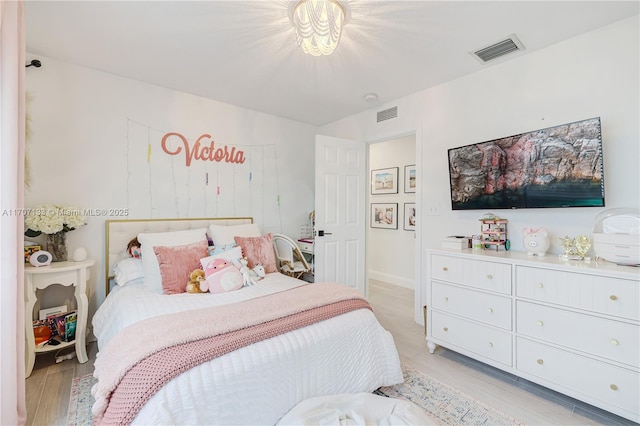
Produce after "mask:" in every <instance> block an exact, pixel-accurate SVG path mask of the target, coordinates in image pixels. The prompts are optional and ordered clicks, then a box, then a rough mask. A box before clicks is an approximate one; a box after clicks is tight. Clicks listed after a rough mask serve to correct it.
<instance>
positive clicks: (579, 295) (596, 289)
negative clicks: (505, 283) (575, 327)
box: [516, 266, 640, 320]
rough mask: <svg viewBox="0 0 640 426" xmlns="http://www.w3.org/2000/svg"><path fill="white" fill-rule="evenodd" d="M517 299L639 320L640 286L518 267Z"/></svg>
mask: <svg viewBox="0 0 640 426" xmlns="http://www.w3.org/2000/svg"><path fill="white" fill-rule="evenodd" d="M516 295H517V296H518V297H522V298H527V299H532V300H538V301H541V302H548V303H553V304H557V305H563V306H571V307H574V308H580V309H586V310H589V311H592V312H598V313H602V314H608V315H614V316H617V317H620V318H627V319H633V320H640V306H639V305H640V282H639V281H637V280H625V279H621V278H612V277H603V276H599V275H590V274H581V273H574V272H564V271H555V270H550V269H544V268H533V267H528V266H516Z"/></svg>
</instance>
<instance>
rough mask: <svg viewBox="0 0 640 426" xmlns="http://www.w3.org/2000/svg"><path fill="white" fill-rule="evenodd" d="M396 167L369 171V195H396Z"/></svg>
mask: <svg viewBox="0 0 640 426" xmlns="http://www.w3.org/2000/svg"><path fill="white" fill-rule="evenodd" d="M397 193H398V167H389V168H387V169H377V170H371V194H372V195H378V194H397Z"/></svg>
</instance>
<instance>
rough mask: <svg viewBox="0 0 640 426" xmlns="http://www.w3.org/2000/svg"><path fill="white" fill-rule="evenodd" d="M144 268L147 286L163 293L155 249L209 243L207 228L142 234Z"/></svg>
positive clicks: (140, 238) (139, 239) (140, 239)
mask: <svg viewBox="0 0 640 426" xmlns="http://www.w3.org/2000/svg"><path fill="white" fill-rule="evenodd" d="M138 241H140V244H141V247H140V249H141V252H142V267H143V269H144V282H145V285H146V286H147V287H148V288H149V289H150V290H152V291H155V292H157V293H162V276H161V275H160V267H159V266H158V260H157V259H156V255H155V253H154V251H153V247H156V246H157V247H175V246H182V245H186V244H192V243H197V242H199V241H207V228H198V229H188V230H184V231H171V232H157V233H140V234H138Z"/></svg>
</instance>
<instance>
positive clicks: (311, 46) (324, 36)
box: [290, 0, 349, 56]
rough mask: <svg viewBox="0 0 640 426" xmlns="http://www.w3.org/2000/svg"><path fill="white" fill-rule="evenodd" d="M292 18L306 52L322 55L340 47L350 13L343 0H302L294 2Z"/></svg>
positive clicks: (300, 42) (291, 12)
mask: <svg viewBox="0 0 640 426" xmlns="http://www.w3.org/2000/svg"><path fill="white" fill-rule="evenodd" d="M290 18H291V22H292V23H293V27H294V28H295V30H296V39H297V41H298V45H299V46H300V47H302V50H303V51H304V53H308V54H310V55H313V56H320V55H331V54H332V53H333V51H334V50H335V49H336V47H337V46H338V43H339V42H340V36H341V35H342V27H343V26H344V24H345V23H346V22H347V21H348V19H349V16H348V9H347V8H346V7H345V5H344V3H342V2H340V1H339V0H300V1H299V2H297V3H295V2H294V3H293V7H292V8H291V9H290Z"/></svg>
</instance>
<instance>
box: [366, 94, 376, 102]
mask: <svg viewBox="0 0 640 426" xmlns="http://www.w3.org/2000/svg"><path fill="white" fill-rule="evenodd" d="M362 99H364V101H365V102H375V101H377V100H378V94H377V93H373V92H372V93H365V94H364V95H363V96H362Z"/></svg>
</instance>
